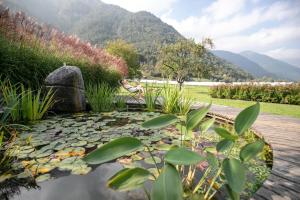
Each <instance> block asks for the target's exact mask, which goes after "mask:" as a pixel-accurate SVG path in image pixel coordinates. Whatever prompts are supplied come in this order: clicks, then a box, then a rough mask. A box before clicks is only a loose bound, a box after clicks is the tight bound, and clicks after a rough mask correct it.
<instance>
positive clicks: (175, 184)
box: [151, 164, 183, 200]
mask: <svg viewBox="0 0 300 200" xmlns="http://www.w3.org/2000/svg"><path fill="white" fill-rule="evenodd" d="M170 199H172V200H182V199H183V187H182V183H181V178H180V175H179V173H178V171H177V170H176V168H175V167H174V166H173V165H171V164H166V165H165V167H164V169H163V171H162V173H161V174H160V175H159V177H158V178H157V179H156V181H155V182H154V183H153V187H152V191H151V200H170Z"/></svg>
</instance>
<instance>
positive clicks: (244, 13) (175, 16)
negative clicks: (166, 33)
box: [102, 0, 300, 67]
mask: <svg viewBox="0 0 300 200" xmlns="http://www.w3.org/2000/svg"><path fill="white" fill-rule="evenodd" d="M102 1H103V2H105V3H110V4H115V5H119V6H120V7H123V8H125V9H127V10H129V11H132V12H137V11H142V10H145V11H149V12H151V13H153V14H155V15H156V16H157V17H159V18H161V19H162V21H164V22H166V23H168V24H170V25H172V26H173V27H174V28H175V29H176V30H177V31H178V32H179V33H181V34H182V35H183V36H185V37H187V38H194V39H195V40H196V41H199V42H200V41H201V40H202V39H203V38H206V37H210V38H211V39H213V41H214V43H215V49H217V50H228V51H232V52H235V53H239V52H242V51H246V50H251V51H255V52H258V53H263V54H266V55H269V56H271V57H274V58H277V59H281V60H284V61H286V62H288V63H290V64H293V65H295V66H297V67H300V0H102Z"/></svg>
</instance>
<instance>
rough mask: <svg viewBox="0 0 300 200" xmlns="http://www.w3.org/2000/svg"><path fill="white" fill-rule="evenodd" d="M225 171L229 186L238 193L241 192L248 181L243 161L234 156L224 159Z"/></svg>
mask: <svg viewBox="0 0 300 200" xmlns="http://www.w3.org/2000/svg"><path fill="white" fill-rule="evenodd" d="M223 171H224V174H225V178H226V180H227V183H228V185H229V187H230V188H231V189H232V190H233V191H234V192H236V193H241V192H242V191H243V189H244V186H245V183H246V170H245V168H244V166H243V165H242V163H241V162H240V161H239V160H237V159H234V158H226V159H225V160H224V161H223Z"/></svg>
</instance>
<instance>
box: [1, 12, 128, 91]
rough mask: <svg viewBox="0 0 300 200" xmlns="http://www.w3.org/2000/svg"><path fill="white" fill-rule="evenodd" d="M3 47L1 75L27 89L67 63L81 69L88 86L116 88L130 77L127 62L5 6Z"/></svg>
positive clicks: (35, 85) (2, 32) (2, 13)
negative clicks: (106, 85)
mask: <svg viewBox="0 0 300 200" xmlns="http://www.w3.org/2000/svg"><path fill="white" fill-rule="evenodd" d="M0 46H1V49H0V63H1V64H0V75H4V77H5V78H8V79H10V81H11V82H12V83H13V84H15V83H19V82H20V83H23V84H24V85H25V86H26V87H28V86H30V87H31V88H38V87H39V85H41V84H43V82H44V79H45V77H46V76H47V75H48V74H49V73H50V72H52V71H53V70H54V69H56V68H58V67H60V66H63V63H66V64H68V65H73V66H78V67H80V68H81V70H82V73H83V78H84V79H85V82H87V83H102V82H107V83H109V84H110V85H111V86H115V87H116V86H117V85H118V80H120V79H121V76H123V75H126V74H127V65H126V63H125V61H124V60H123V59H121V58H117V57H114V56H112V55H110V54H109V53H107V52H106V51H105V50H103V49H100V48H97V47H95V46H92V45H91V44H90V43H87V42H83V41H81V40H80V39H79V38H77V37H75V36H68V35H65V34H63V33H61V32H59V31H57V30H55V29H52V28H50V27H48V26H45V25H39V24H37V23H36V22H35V21H33V20H32V19H29V18H27V17H26V16H25V15H24V14H22V13H16V14H11V13H10V12H9V10H7V9H3V7H1V6H0Z"/></svg>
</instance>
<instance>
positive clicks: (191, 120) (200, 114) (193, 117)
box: [186, 104, 211, 131]
mask: <svg viewBox="0 0 300 200" xmlns="http://www.w3.org/2000/svg"><path fill="white" fill-rule="evenodd" d="M210 106H211V104H209V105H208V106H205V107H203V108H200V109H198V110H193V111H192V112H190V113H188V114H187V120H186V128H187V130H188V131H189V130H193V129H194V128H195V127H196V126H197V125H198V124H199V123H200V122H201V120H202V119H203V118H204V117H205V116H206V114H207V113H208V111H209V109H210Z"/></svg>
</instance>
